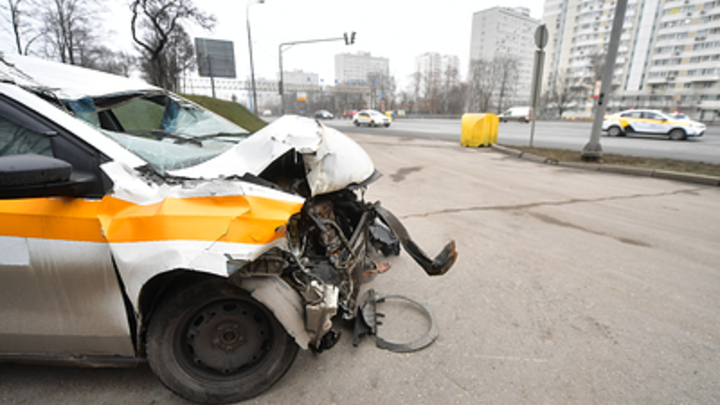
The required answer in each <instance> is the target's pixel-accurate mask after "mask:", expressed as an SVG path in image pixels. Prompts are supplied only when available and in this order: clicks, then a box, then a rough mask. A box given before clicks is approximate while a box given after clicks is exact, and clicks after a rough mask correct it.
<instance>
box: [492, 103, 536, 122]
mask: <svg viewBox="0 0 720 405" xmlns="http://www.w3.org/2000/svg"><path fill="white" fill-rule="evenodd" d="M498 118H499V119H500V122H508V121H520V122H530V107H512V108H510V109H509V110H507V111H505V112H504V113H502V114H500V115H498Z"/></svg>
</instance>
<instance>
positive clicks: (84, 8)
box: [41, 0, 96, 65]
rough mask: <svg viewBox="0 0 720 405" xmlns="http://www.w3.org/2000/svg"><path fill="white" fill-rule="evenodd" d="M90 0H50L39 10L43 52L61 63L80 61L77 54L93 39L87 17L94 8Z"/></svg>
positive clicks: (84, 49)
mask: <svg viewBox="0 0 720 405" xmlns="http://www.w3.org/2000/svg"><path fill="white" fill-rule="evenodd" d="M95 4H96V3H94V2H93V1H92V0H50V1H49V2H47V3H45V5H44V9H42V11H41V16H42V30H41V31H42V33H43V36H44V38H45V53H46V55H47V56H49V57H51V58H57V59H59V60H60V61H61V62H62V63H68V64H71V65H77V64H80V60H81V57H80V55H81V54H82V53H83V52H87V51H88V50H89V49H90V48H91V47H92V46H93V45H94V43H95V42H96V37H95V36H94V34H93V31H94V30H95V26H94V25H93V23H92V22H91V20H90V19H89V16H91V15H93V13H94V12H95V11H96V10H95V9H94V8H95Z"/></svg>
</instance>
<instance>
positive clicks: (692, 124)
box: [602, 110, 705, 141]
mask: <svg viewBox="0 0 720 405" xmlns="http://www.w3.org/2000/svg"><path fill="white" fill-rule="evenodd" d="M602 130H603V131H606V132H607V133H608V135H610V136H613V137H614V136H626V135H630V134H634V133H637V134H647V135H666V136H668V137H669V138H670V139H672V140H677V141H679V140H684V139H687V138H688V137H700V136H703V135H704V134H705V124H703V123H700V122H697V121H693V120H691V119H689V118H688V117H687V116H686V115H683V116H682V117H673V116H672V115H671V114H665V113H663V112H661V111H655V110H627V111H622V112H619V113H617V114H613V115H607V116H605V118H604V120H603V126H602Z"/></svg>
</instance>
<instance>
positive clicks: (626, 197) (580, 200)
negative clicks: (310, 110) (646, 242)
mask: <svg viewBox="0 0 720 405" xmlns="http://www.w3.org/2000/svg"><path fill="white" fill-rule="evenodd" d="M700 190H704V188H702V187H693V188H685V189H680V190H675V191H668V192H663V193H654V194H631V195H619V196H608V197H599V198H571V199H569V200H561V201H538V202H532V203H526V204H515V205H490V206H472V207H458V208H445V209H442V210H436V211H428V212H424V213H419V214H407V215H403V216H401V218H402V219H408V218H426V217H430V216H435V215H444V214H457V213H463V212H479V211H514V210H526V209H530V208H538V207H553V206H563V205H572V204H578V203H595V202H605V201H621V200H632V199H636V198H647V197H665V196H672V195H678V194H690V193H695V192H697V191H700Z"/></svg>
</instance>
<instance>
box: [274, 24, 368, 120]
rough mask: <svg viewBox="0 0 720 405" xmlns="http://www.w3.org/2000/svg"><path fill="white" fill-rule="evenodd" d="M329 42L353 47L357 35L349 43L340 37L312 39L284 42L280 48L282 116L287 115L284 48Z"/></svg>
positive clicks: (353, 35)
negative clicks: (338, 42) (283, 61)
mask: <svg viewBox="0 0 720 405" xmlns="http://www.w3.org/2000/svg"><path fill="white" fill-rule="evenodd" d="M329 41H345V44H346V45H352V43H353V42H354V41H355V33H354V32H353V34H352V40H351V41H350V42H348V38H347V37H338V38H324V39H311V40H307V41H293V42H284V43H282V44H280V45H279V46H278V60H279V61H280V83H279V86H278V88H279V90H280V106H281V107H280V113H281V115H285V94H284V93H285V92H284V87H285V82H284V81H283V63H282V53H283V49H282V48H283V46H292V45H299V44H311V43H315V42H329Z"/></svg>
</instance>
